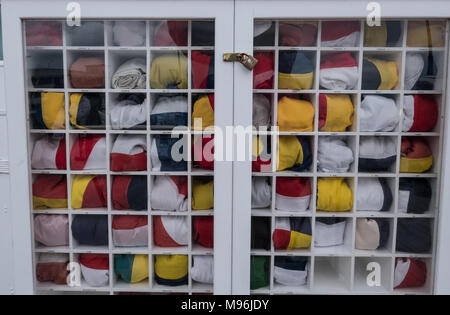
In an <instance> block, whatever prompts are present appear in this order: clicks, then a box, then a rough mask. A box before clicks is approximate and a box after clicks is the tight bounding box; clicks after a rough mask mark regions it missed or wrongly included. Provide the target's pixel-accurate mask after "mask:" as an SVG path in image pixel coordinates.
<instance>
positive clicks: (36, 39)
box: [25, 21, 62, 46]
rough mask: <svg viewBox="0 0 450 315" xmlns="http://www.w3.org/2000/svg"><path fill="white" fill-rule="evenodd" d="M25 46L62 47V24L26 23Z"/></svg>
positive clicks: (55, 22)
mask: <svg viewBox="0 0 450 315" xmlns="http://www.w3.org/2000/svg"><path fill="white" fill-rule="evenodd" d="M25 38H26V42H27V46H62V23H61V22H58V21H27V22H26V24H25Z"/></svg>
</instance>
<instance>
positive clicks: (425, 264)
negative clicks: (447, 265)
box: [393, 256, 433, 295]
mask: <svg viewBox="0 0 450 315" xmlns="http://www.w3.org/2000/svg"><path fill="white" fill-rule="evenodd" d="M393 283H394V285H393V287H394V293H395V294H405V295H406V294H408V295H411V294H417V295H423V294H431V293H432V292H433V261H432V259H431V258H426V257H420V256H418V257H411V258H408V257H398V258H396V263H395V269H394V279H393Z"/></svg>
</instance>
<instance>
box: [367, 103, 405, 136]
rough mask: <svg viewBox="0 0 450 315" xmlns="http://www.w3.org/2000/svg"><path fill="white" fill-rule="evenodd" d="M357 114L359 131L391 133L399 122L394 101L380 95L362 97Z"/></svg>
mask: <svg viewBox="0 0 450 315" xmlns="http://www.w3.org/2000/svg"><path fill="white" fill-rule="evenodd" d="M358 114H359V130H360V131H370V132H388V131H393V130H395V128H396V127H397V124H398V121H399V115H398V114H399V113H398V108H397V105H396V103H395V100H394V99H392V98H390V97H386V96H381V95H366V96H364V99H363V100H362V102H361V106H360V109H359V113H358Z"/></svg>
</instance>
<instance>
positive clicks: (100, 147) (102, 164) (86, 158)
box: [70, 134, 106, 171]
mask: <svg viewBox="0 0 450 315" xmlns="http://www.w3.org/2000/svg"><path fill="white" fill-rule="evenodd" d="M70 167H71V169H72V170H77V171H81V170H100V169H106V137H105V135H101V134H86V135H80V136H79V137H78V139H77V140H76V142H75V143H74V145H73V147H72V150H71V151H70Z"/></svg>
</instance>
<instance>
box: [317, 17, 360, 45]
mask: <svg viewBox="0 0 450 315" xmlns="http://www.w3.org/2000/svg"><path fill="white" fill-rule="evenodd" d="M360 32H361V26H360V22H359V21H323V22H322V39H321V41H322V46H323V47H355V46H359V33H360Z"/></svg>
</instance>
